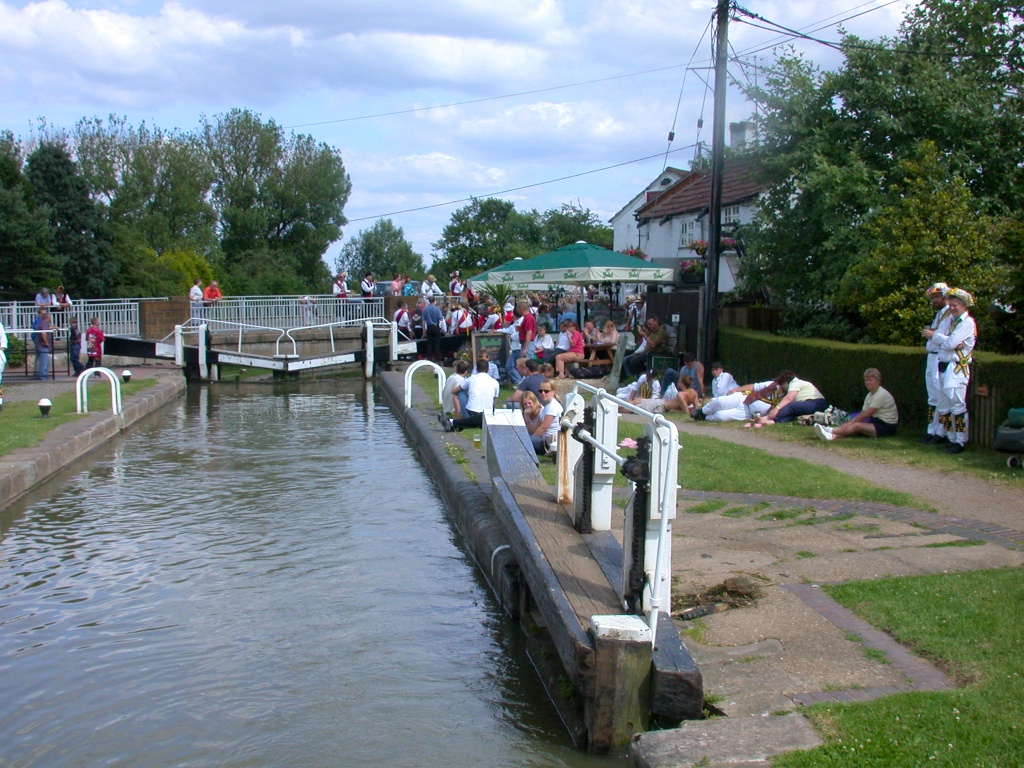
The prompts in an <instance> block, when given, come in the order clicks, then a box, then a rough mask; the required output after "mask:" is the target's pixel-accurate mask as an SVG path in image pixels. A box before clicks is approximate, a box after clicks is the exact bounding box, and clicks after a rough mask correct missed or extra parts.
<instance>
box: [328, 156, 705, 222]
mask: <svg viewBox="0 0 1024 768" xmlns="http://www.w3.org/2000/svg"><path fill="white" fill-rule="evenodd" d="M693 147H694V145H693V144H691V145H689V146H687V147H680V148H679V149H673V150H670V153H675V152H682V151H684V150H687V149H693ZM665 154H668V153H662V152H659V153H658V154H656V155H648V156H647V157H638V158H637V159H636V160H626V161H625V162H622V163H615V164H614V165H606V166H604V167H603V168H593V169H591V170H589V171H580V172H579V173H572V174H570V175H568V176H561V177H559V178H557V179H548V180H547V181H537V182H534V183H533V184H523V185H522V186H519V187H510V188H509V189H503V190H501V191H499V192H490V193H487V194H484V195H471V196H470V197H463V198H460V199H458V200H448V201H446V202H444V203H434V204H432V205H421V206H419V207H417V208H406V209H405V210H401V211H391V212H390V213H378V214H376V215H374V216H360V217H359V218H358V219H349V220H348V223H349V224H354V223H356V222H357V221H373V220H374V219H383V218H385V217H387V216H398V215H400V214H403V213H416V212H418V211H428V210H430V209H431V208H444V207H445V206H448V205H458V204H459V203H469V202H472V201H473V200H477V199H480V198H485V197H497V196H498V195H507V194H508V193H509V192H519V191H520V190H523V189H531V188H533V187H543V186H545V185H547V184H557V183H558V182H560V181H567V180H569V179H578V178H579V177H580V176H589V175H590V174H593V173H601V172H602V171H610V170H612V169H614V168H622V167H623V166H625V165H632V164H633V163H642V162H644V161H646V160H653V159H655V158H658V157H663V156H664V155H665Z"/></svg>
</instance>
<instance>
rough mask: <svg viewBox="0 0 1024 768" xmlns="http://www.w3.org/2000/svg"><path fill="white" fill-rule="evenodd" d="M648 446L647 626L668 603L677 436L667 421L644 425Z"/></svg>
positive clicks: (659, 420)
mask: <svg viewBox="0 0 1024 768" xmlns="http://www.w3.org/2000/svg"><path fill="white" fill-rule="evenodd" d="M646 434H647V436H648V438H649V441H650V447H651V484H650V487H651V494H650V498H649V499H648V504H649V506H648V514H647V535H646V546H645V552H644V574H645V585H644V594H643V604H644V611H645V612H647V614H648V616H649V622H650V626H652V627H655V626H657V621H658V613H659V611H667V610H669V609H670V607H671V603H672V578H671V573H672V523H671V521H672V520H674V519H675V516H676V489H677V485H676V483H677V480H678V472H679V461H678V457H679V433H678V431H677V430H676V427H675V425H674V424H672V423H671V422H669V421H667V420H665V419H664V418H660V419H658V420H656V421H655V422H654V423H652V424H648V425H647V428H646Z"/></svg>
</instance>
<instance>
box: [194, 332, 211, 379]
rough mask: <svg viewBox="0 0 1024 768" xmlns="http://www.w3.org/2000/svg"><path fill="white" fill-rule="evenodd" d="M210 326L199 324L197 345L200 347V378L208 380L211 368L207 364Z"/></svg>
mask: <svg viewBox="0 0 1024 768" xmlns="http://www.w3.org/2000/svg"><path fill="white" fill-rule="evenodd" d="M208 327H209V326H207V325H206V323H203V324H202V325H200V326H199V339H198V344H197V346H198V347H199V379H200V380H201V381H206V380H208V379H209V378H210V369H209V367H208V366H207V365H206V329H207V328H208Z"/></svg>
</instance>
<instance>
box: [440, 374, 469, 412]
mask: <svg viewBox="0 0 1024 768" xmlns="http://www.w3.org/2000/svg"><path fill="white" fill-rule="evenodd" d="M469 368H470V365H469V363H468V362H466V361H465V360H459V361H457V362H456V363H455V373H453V374H452V375H451V376H449V377H448V379H447V380H446V381H445V383H444V389H443V390H441V408H442V409H443V410H444V412H445V413H450V414H452V417H453V418H456V419H457V418H459V417H460V416H462V412H463V411H465V410H466V402H467V401H468V400H469V393H468V392H463V391H462V389H461V387H462V385H463V384H465V383H466V374H467V373H469ZM456 387H459V388H460V389H459V391H458V393H456V392H455V388H456Z"/></svg>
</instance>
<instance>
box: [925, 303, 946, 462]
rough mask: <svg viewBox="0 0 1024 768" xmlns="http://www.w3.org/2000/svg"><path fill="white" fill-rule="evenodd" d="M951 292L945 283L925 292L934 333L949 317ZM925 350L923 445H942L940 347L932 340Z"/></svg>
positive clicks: (926, 344) (927, 343)
mask: <svg viewBox="0 0 1024 768" xmlns="http://www.w3.org/2000/svg"><path fill="white" fill-rule="evenodd" d="M948 292H949V286H948V285H946V284H945V283H932V284H931V285H929V286H928V290H926V291H925V292H924V294H925V296H927V297H928V299H929V300H930V301H931V303H932V309H934V310H935V317H933V318H932V321H931V323H930V324H929V325H928V328H930V329H931V330H932V331H937V330H939V327H940V326H941V325H942V323H943V321H944V320H945V319H946V317H947V316H948V315H949V307H948V306H946V294H947V293H948ZM925 350H927V352H928V354H927V355H926V357H925V363H924V388H925V392H927V393H928V434H927V435H925V437H924V439H923V440H922V441H921V442H922V443H941V442H943V441H944V438H943V437H941V435H940V431H941V428H940V427H939V411H938V405H939V390H940V389H941V388H942V387H941V386H940V384H939V345H938V343H937V342H935V341H933V340H932V339H928V340H927V341H926V342H925Z"/></svg>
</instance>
